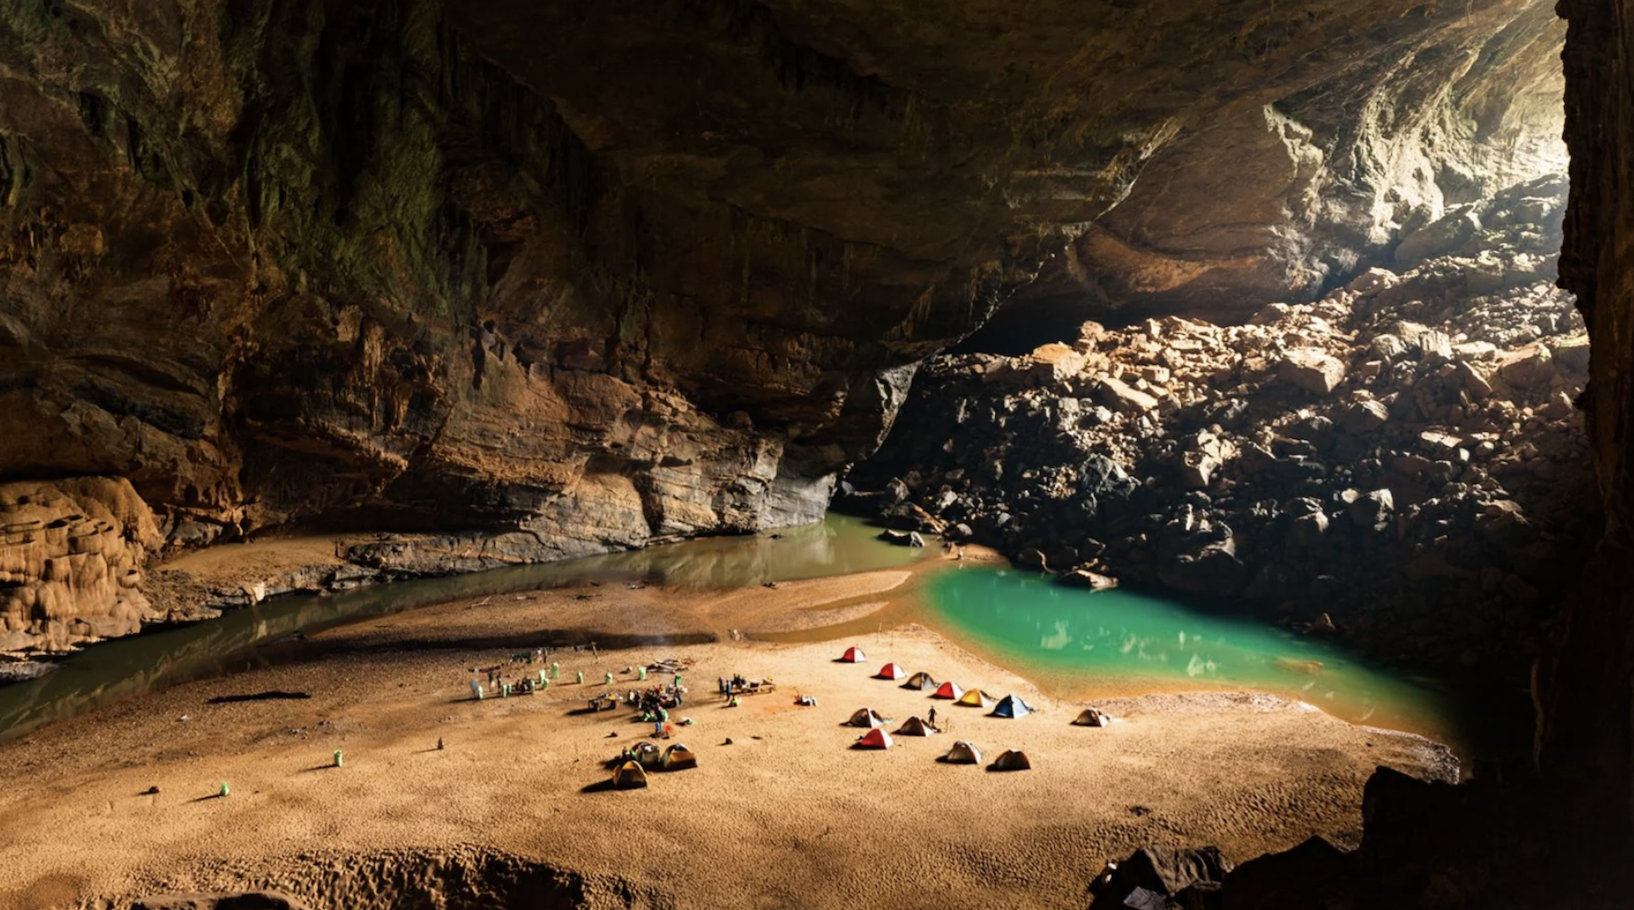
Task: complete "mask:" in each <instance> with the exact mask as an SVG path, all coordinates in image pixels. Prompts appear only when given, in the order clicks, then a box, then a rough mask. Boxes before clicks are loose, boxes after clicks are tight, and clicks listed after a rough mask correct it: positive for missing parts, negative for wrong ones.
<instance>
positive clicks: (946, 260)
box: [0, 0, 1559, 569]
mask: <svg viewBox="0 0 1634 910" xmlns="http://www.w3.org/2000/svg"><path fill="white" fill-rule="evenodd" d="M1558 37H1559V36H1558V27H1557V25H1556V24H1555V23H1554V22H1553V21H1552V20H1551V19H1550V18H1549V17H1548V16H1547V15H1540V14H1539V9H1538V7H1537V4H1535V3H1530V2H1526V0H1475V2H1471V3H1465V4H1461V5H1457V4H1455V5H1448V4H1438V5H1424V4H1420V3H1417V2H1415V0H1383V2H1379V3H1373V4H1356V3H1340V2H1329V0H1308V2H1305V3H1302V4H1299V5H1296V6H1289V5H1288V4H1287V3H1271V2H1268V0H1256V2H1250V3H1236V2H1230V3H1228V2H1199V3H1195V4H1185V5H1180V6H1175V5H1168V6H1161V7H1154V6H1149V5H1141V4H1131V3H1125V2H1121V0H1106V2H1096V3H1087V4H1085V3H1068V2H1059V0H1051V2H1043V3H1032V4H1026V5H1024V6H1022V7H1020V8H1004V9H1000V8H998V7H989V6H971V5H969V4H966V3H961V2H954V0H937V2H934V3H929V4H926V3H917V4H911V5H909V4H903V3H897V2H892V3H867V4H860V3H853V2H848V0H824V2H819V3H806V2H802V3H792V2H782V0H777V2H765V3H757V2H748V0H718V2H707V3H697V2H690V0H688V2H681V0H673V2H663V3H658V4H652V3H634V2H626V0H617V2H595V3H552V4H538V3H516V2H508V0H481V2H472V3H462V4H453V5H448V6H446V7H445V5H444V4H443V3H441V2H439V0H368V2H362V3H354V4H335V3H327V2H322V0H248V2H234V3H226V2H221V0H211V2H202V3H183V2H178V0H154V2H145V3H141V4H137V5H134V6H133V5H131V4H126V3H116V2H111V0H89V2H82V3H73V4H68V3H58V2H47V3H38V4H31V5H24V6H17V7H15V8H11V9H8V10H7V11H5V12H3V13H0V79H3V80H4V86H3V87H4V92H3V96H4V98H5V103H4V104H0V477H53V478H54V477H73V476H87V475H95V476H112V477H123V478H125V479H127V480H128V481H129V482H130V483H131V484H132V486H133V488H134V489H135V490H136V491H137V493H138V494H139V495H140V496H141V497H142V499H143V500H144V501H145V502H146V503H147V504H148V505H149V507H150V508H152V509H153V511H154V513H155V515H156V520H157V523H158V527H159V529H160V532H161V533H162V534H164V535H165V537H166V539H167V541H168V542H169V544H170V545H172V546H176V547H194V546H205V545H209V544H211V543H214V542H217V541H223V540H232V539H237V538H241V537H243V536H244V535H247V534H252V533H255V532H257V531H260V530H265V529H269V528H279V527H288V526H291V525H297V524H303V523H304V524H317V523H321V524H322V525H323V526H325V527H337V526H338V527H347V528H367V529H370V530H382V529H383V530H389V531H409V530H417V531H431V532H436V534H435V536H434V538H433V539H423V540H421V541H419V542H416V543H415V544H414V545H413V552H406V551H403V550H401V549H399V548H396V546H395V544H394V545H392V546H388V547H385V548H382V549H380V550H379V551H378V552H375V553H372V554H369V555H368V556H367V557H366V559H367V561H371V562H372V563H378V564H381V565H386V564H393V565H396V564H405V563H413V564H417V565H425V566H431V565H435V566H437V567H440V568H446V569H455V568H467V567H475V566H480V565H489V564H494V563H495V562H502V561H516V560H540V559H550V558H557V557H562V556H571V555H577V554H583V553H590V552H596V551H601V550H607V549H614V548H620V547H630V546H639V545H642V544H645V543H648V542H651V541H654V540H664V539H669V538H673V537H681V536H690V535H696V534H708V533H729V532H741V531H745V530H750V529H753V528H759V527H767V526H773V525H778V524H786V523H792V522H799V521H806V520H810V519H812V518H814V517H815V516H816V515H817V514H818V513H819V512H820V511H821V509H822V508H823V506H824V505H825V503H826V501H827V498H828V494H829V492H830V490H831V488H832V485H833V478H834V477H835V476H836V474H837V472H839V471H841V470H843V469H844V468H845V467H846V466H848V465H850V464H852V463H854V462H856V461H857V460H859V459H861V458H863V457H865V456H866V455H867V454H868V453H869V452H871V451H872V450H873V448H874V447H875V446H876V445H877V444H878V441H879V439H880V438H881V435H882V434H883V432H884V430H885V429H886V427H887V426H888V425H889V422H890V420H891V417H892V415H893V414H894V412H895V410H896V408H897V406H898V405H899V404H900V402H901V400H902V396H903V394H904V391H905V389H906V387H907V383H908V381H909V379H910V378H911V374H912V370H913V364H914V363H916V362H917V361H919V360H920V359H922V358H924V357H926V356H929V355H930V354H932V353H934V352H936V351H937V350H939V349H941V348H943V347H945V346H947V345H948V344H951V343H953V342H956V341H957V340H959V339H960V338H963V337H965V336H967V335H969V334H970V333H971V332H973V331H974V330H975V329H976V328H977V327H978V326H980V325H981V324H982V322H983V320H984V319H985V318H987V316H988V315H989V313H991V312H992V310H993V309H994V307H995V306H997V305H998V304H999V303H1000V302H1002V301H1004V300H1005V299H1006V298H1007V297H1008V296H1009V295H1010V294H1011V292H1012V291H1013V290H1014V289H1015V288H1017V287H1020V286H1023V285H1026V284H1027V283H1028V282H1030V281H1032V280H1033V279H1034V277H1035V275H1036V274H1037V273H1038V272H1039V270H1040V268H1041V267H1042V265H1043V264H1044V263H1046V262H1048V261H1051V257H1052V256H1053V257H1054V261H1056V262H1058V263H1064V262H1073V263H1078V264H1079V265H1082V264H1084V263H1089V262H1091V261H1092V260H1091V259H1090V258H1085V257H1084V256H1082V255H1080V254H1078V253H1076V252H1074V253H1072V255H1067V254H1068V247H1069V245H1070V244H1072V243H1073V241H1074V240H1075V239H1076V238H1079V237H1081V236H1085V234H1084V231H1085V226H1086V225H1089V224H1092V223H1096V222H1098V221H1100V220H1101V219H1103V218H1104V217H1105V216H1108V215H1109V213H1111V212H1113V211H1114V207H1115V206H1117V205H1118V204H1119V203H1120V202H1124V203H1125V204H1128V205H1131V206H1132V207H1133V208H1131V211H1134V210H1135V209H1137V208H1138V209H1139V212H1140V213H1141V214H1138V215H1137V217H1136V221H1138V222H1139V224H1140V225H1141V226H1140V228H1139V230H1136V229H1134V228H1126V227H1124V226H1120V225H1119V224H1117V223H1114V222H1112V221H1106V222H1103V223H1102V225H1101V226H1102V228H1105V229H1106V230H1110V231H1113V232H1114V233H1118V232H1120V231H1121V233H1120V234H1119V236H1122V237H1123V238H1124V239H1125V240H1129V241H1130V242H1137V243H1140V244H1143V245H1145V246H1147V247H1151V248H1154V249H1156V248H1159V247H1161V248H1162V249H1163V250H1164V251H1165V252H1164V253H1163V255H1165V256H1168V255H1172V254H1173V251H1174V249H1176V248H1177V244H1178V245H1181V246H1183V245H1184V243H1185V241H1184V240H1183V239H1182V237H1181V235H1184V234H1187V233H1195V231H1194V228H1195V227H1196V226H1197V225H1215V226H1219V225H1224V224H1227V223H1229V222H1230V221H1232V220H1233V219H1235V218H1238V215H1239V214H1240V211H1239V210H1241V209H1243V205H1244V201H1243V200H1244V198H1245V197H1243V196H1239V195H1227V194H1221V193H1213V192H1188V193H1185V194H1184V198H1183V200H1182V201H1183V203H1184V206H1183V207H1184V208H1186V209H1187V210H1188V212H1189V215H1188V216H1187V217H1186V218H1182V219H1179V220H1174V219H1170V220H1166V221H1154V220H1153V218H1152V217H1151V215H1152V213H1153V212H1157V211H1168V210H1171V209H1173V208H1174V200H1173V199H1172V198H1167V197H1163V196H1162V194H1161V193H1158V194H1157V195H1156V196H1154V195H1152V194H1151V193H1149V192H1148V190H1147V189H1146V188H1144V187H1142V184H1143V183H1144V182H1145V181H1144V180H1143V178H1142V175H1143V172H1144V171H1146V170H1147V169H1148V168H1152V169H1155V170H1154V173H1155V174H1157V175H1159V177H1160V179H1161V181H1162V182H1163V183H1165V184H1169V185H1174V186H1180V185H1181V183H1182V181H1181V178H1180V176H1179V175H1181V174H1189V175H1191V177H1192V178H1197V175H1199V174H1202V173H1210V172H1214V171H1216V170H1217V169H1218V165H1219V164H1220V162H1221V159H1219V158H1210V157H1208V156H1207V155H1202V154H1201V152H1202V151H1206V150H1209V149H1216V150H1219V152H1220V154H1223V155H1226V156H1228V157H1229V158H1230V160H1231V161H1232V162H1233V163H1234V164H1237V165H1241V167H1242V172H1243V173H1244V174H1245V175H1247V174H1252V175H1254V179H1251V180H1250V179H1244V180H1242V181H1239V183H1240V184H1241V186H1242V187H1243V188H1244V192H1245V193H1247V194H1248V195H1249V196H1253V197H1254V198H1255V199H1257V200H1259V201H1257V202H1255V203H1254V204H1253V206H1252V208H1253V209H1254V212H1255V219H1256V223H1257V224H1258V225H1259V226H1258V227H1256V228H1255V229H1254V230H1253V231H1251V232H1250V233H1252V234H1253V237H1250V238H1248V239H1247V240H1245V241H1243V242H1242V243H1240V244H1237V245H1238V246H1239V247H1241V249H1240V250H1239V251H1238V252H1237V253H1234V254H1233V255H1241V256H1247V257H1249V258H1253V257H1256V256H1262V258H1264V257H1269V258H1268V259H1267V261H1272V260H1274V262H1272V264H1271V265H1270V266H1268V267H1267V269H1250V270H1248V272H1247V273H1245V274H1248V273H1252V275H1253V276H1254V277H1253V280H1252V281H1249V282H1247V283H1246V284H1245V285H1244V286H1245V287H1252V288H1254V289H1256V290H1255V293H1258V292H1259V291H1261V290H1263V288H1264V287H1266V286H1284V285H1286V286H1289V287H1292V286H1294V285H1297V286H1299V287H1301V288H1306V287H1308V286H1311V285H1312V284H1313V282H1317V280H1318V279H1317V278H1316V277H1313V276H1318V275H1320V276H1322V277H1321V278H1320V280H1321V281H1328V280H1330V279H1331V280H1337V279H1336V278H1334V276H1337V275H1340V274H1343V273H1345V272H1346V270H1347V269H1350V270H1354V269H1355V268H1358V267H1360V265H1362V264H1363V263H1362V261H1361V259H1360V258H1358V257H1361V256H1363V254H1364V253H1365V254H1366V255H1374V254H1376V253H1377V251H1378V250H1379V249H1381V248H1382V247H1381V244H1383V243H1386V242H1387V241H1388V240H1389V238H1391V237H1392V236H1394V234H1395V233H1397V232H1399V231H1400V230H1403V229H1407V228H1410V227H1412V226H1413V225H1415V224H1417V223H1418V222H1420V221H1423V220H1431V219H1434V218H1435V217H1437V216H1439V214H1440V213H1441V211H1442V209H1444V208H1445V206H1446V204H1448V203H1449V202H1458V201H1461V200H1465V199H1467V198H1471V197H1472V196H1473V195H1476V194H1479V193H1480V192H1483V191H1484V189H1483V188H1484V187H1486V185H1487V184H1490V183H1491V182H1493V181H1494V180H1498V179H1500V178H1502V177H1503V176H1505V175H1509V174H1512V173H1514V172H1516V171H1527V170H1530V169H1535V167H1536V162H1537V161H1539V160H1542V159H1543V158H1546V157H1547V154H1545V152H1546V151H1547V148H1546V147H1547V144H1548V139H1547V138H1546V137H1548V136H1549V134H1550V132H1551V127H1550V123H1549V120H1548V117H1547V116H1542V115H1536V114H1535V111H1533V110H1532V108H1531V107H1529V106H1525V105H1522V106H1521V107H1515V106H1514V105H1511V104H1510V102H1511V101H1513V100H1514V99H1516V98H1522V99H1529V98H1532V97H1534V96H1539V95H1546V94H1547V93H1548V91H1549V89H1550V86H1551V85H1553V83H1551V81H1550V79H1551V78H1552V76H1551V72H1550V70H1549V67H1548V65H1547V64H1548V63H1549V61H1551V60H1552V58H1553V54H1554V50H1553V48H1554V46H1555V44H1556V43H1557V42H1558ZM1437 86H1441V87H1442V88H1437ZM1448 86H1450V88H1448ZM1522 108H1524V112H1523V113H1522V114H1520V115H1517V116H1509V115H1508V114H1507V113H1506V112H1507V111H1510V110H1511V109H1514V110H1521V109H1522ZM1256 118H1258V119H1256ZM1222 130H1226V131H1227V132H1229V133H1231V135H1234V136H1240V137H1243V138H1242V141H1241V142H1236V143H1223V142H1220V141H1218V136H1220V135H1222V132H1221V131H1222ZM1540 137H1545V138H1540ZM1499 139H1501V140H1502V141H1496V142H1495V141H1494V140H1499ZM1431 140H1434V141H1433V142H1432V141H1431ZM1540 149H1541V150H1542V151H1540ZM1483 150H1484V151H1483ZM1317 159H1320V162H1319V166H1317V167H1316V168H1315V170H1311V169H1309V168H1305V166H1304V163H1305V162H1310V161H1316V160H1317ZM1290 162H1292V163H1293V164H1292V165H1290ZM1290 166H1297V167H1296V170H1298V175H1296V177H1295V178H1289V177H1288V176H1287V175H1286V174H1285V173H1284V171H1286V170H1287V169H1288V168H1289V167H1290ZM1312 175H1315V176H1312ZM1307 178H1309V179H1307ZM1262 180H1263V185H1260V183H1261V181H1262ZM1249 184H1254V186H1253V187H1252V188H1250V187H1249ZM1364 188H1365V189H1366V192H1363V191H1362V190H1363V189H1364ZM1155 189H1156V188H1155V187H1154V188H1153V190H1154V191H1155ZM1352 191H1354V192H1352ZM1345 194H1348V195H1345ZM1339 195H1344V197H1345V201H1344V203H1343V204H1342V205H1336V206H1329V205H1326V204H1317V203H1316V202H1314V201H1313V200H1314V199H1320V198H1329V197H1333V198H1337V197H1338V196H1339ZM1289 200H1296V201H1298V204H1294V203H1293V202H1290V201H1289ZM1341 210H1343V211H1341ZM1233 213H1238V214H1233ZM1357 213H1361V214H1357ZM1312 219H1314V221H1313V220H1312ZM1313 225H1314V226H1313ZM1331 225H1342V226H1343V227H1342V230H1339V233H1346V232H1349V233H1355V232H1356V231H1358V230H1361V231H1362V232H1363V233H1365V234H1366V235H1367V238H1368V239H1367V242H1366V243H1365V244H1356V243H1350V242H1349V241H1344V240H1334V241H1332V242H1329V241H1328V240H1299V241H1297V242H1292V243H1291V245H1284V246H1286V248H1287V249H1288V250H1291V251H1292V252H1289V253H1288V254H1287V255H1283V254H1282V253H1280V252H1279V253H1276V254H1275V255H1271V254H1268V253H1265V250H1266V249H1267V247H1266V243H1265V242H1263V241H1264V240H1265V238H1266V237H1271V236H1283V235H1285V234H1286V235H1288V236H1292V235H1294V234H1298V235H1300V236H1301V237H1304V236H1307V235H1309V237H1317V236H1318V235H1320V236H1321V237H1334V236H1337V234H1335V232H1334V231H1333V230H1329V228H1328V227H1327V226H1331ZM1358 225H1362V227H1358ZM1290 232H1291V233H1290ZM1204 233H1207V234H1208V235H1209V236H1210V237H1211V238H1212V239H1211V240H1210V241H1209V243H1208V244H1206V246H1207V247H1208V251H1206V252H1205V254H1204V258H1207V257H1211V256H1218V255H1221V254H1220V252H1219V251H1220V249H1222V247H1221V243H1224V242H1225V241H1224V240H1222V237H1225V235H1226V234H1229V233H1230V232H1229V231H1227V232H1225V234H1222V233H1221V231H1220V230H1216V229H1209V230H1207V231H1205V232H1204ZM1198 236H1202V235H1201V234H1199V235H1198ZM1226 239H1229V238H1226ZM1232 242H1233V243H1234V242H1235V241H1232ZM1074 249H1075V250H1076V249H1077V247H1074ZM1279 249H1281V247H1279ZM1357 251H1362V252H1357ZM1073 267H1074V268H1078V266H1073ZM1096 268H1098V269H1099V270H1100V272H1101V273H1103V274H1105V275H1107V276H1113V275H1114V273H1115V272H1116V271H1117V270H1115V269H1112V268H1109V267H1102V266H1096ZM1144 268H1145V267H1144V266H1142V265H1140V264H1139V263H1135V264H1133V265H1131V267H1130V268H1129V269H1126V270H1124V271H1123V272H1121V273H1118V274H1123V275H1124V277H1125V278H1127V279H1128V280H1129V281H1130V282H1134V281H1137V280H1144V279H1139V277H1138V275H1137V273H1138V272H1141V271H1142V269H1144ZM1069 271H1071V270H1070V269H1069ZM1080 271H1081V269H1080ZM1216 272H1217V273H1218V270H1216ZM1278 272H1286V273H1287V274H1289V275H1290V276H1293V277H1291V278H1290V279H1289V280H1288V281H1270V282H1269V285H1268V284H1267V279H1266V277H1265V276H1266V275H1273V276H1274V275H1275V274H1276V273H1278ZM1219 274H1224V273H1219ZM1074 280H1076V279H1074ZM1046 284H1048V282H1046ZM1205 285H1206V286H1207V287H1208V288H1211V289H1215V290H1218V289H1219V288H1220V286H1221V285H1220V282H1218V281H1215V280H1213V279H1211V280H1210V281H1208V282H1204V283H1203V284H1200V285H1198V286H1199V287H1203V286H1205ZM1078 287H1079V289H1080V290H1081V288H1082V285H1081V283H1080V284H1079V285H1078ZM1226 296H1229V295H1221V299H1222V300H1224V299H1226ZM1277 296H1289V297H1291V296H1293V295H1277Z"/></svg>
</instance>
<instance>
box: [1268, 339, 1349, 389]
mask: <svg viewBox="0 0 1634 910" xmlns="http://www.w3.org/2000/svg"><path fill="white" fill-rule="evenodd" d="M1277 376H1278V377H1279V378H1281V379H1282V381H1283V382H1286V383H1288V384H1290V385H1293V386H1297V387H1299V388H1301V389H1304V390H1305V391H1307V392H1310V393H1311V394H1312V395H1329V394H1332V392H1333V390H1334V389H1337V388H1338V387H1339V384H1340V383H1342V382H1344V381H1345V365H1344V364H1342V363H1340V362H1339V360H1338V359H1337V358H1335V357H1333V356H1332V355H1330V354H1327V353H1325V352H1323V351H1321V350H1319V349H1317V348H1296V349H1294V350H1292V351H1289V352H1288V355H1287V357H1286V358H1284V359H1283V361H1282V367H1281V369H1279V370H1278V372H1277Z"/></svg>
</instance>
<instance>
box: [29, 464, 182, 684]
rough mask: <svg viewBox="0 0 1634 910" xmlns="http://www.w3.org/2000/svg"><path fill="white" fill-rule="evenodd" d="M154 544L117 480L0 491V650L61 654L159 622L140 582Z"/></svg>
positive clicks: (145, 513) (132, 498)
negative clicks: (99, 639)
mask: <svg viewBox="0 0 1634 910" xmlns="http://www.w3.org/2000/svg"><path fill="white" fill-rule="evenodd" d="M162 542H163V538H161V537H160V536H159V532H158V529H157V528H156V527H155V525H154V523H153V514H152V512H150V511H149V510H148V507H147V504H146V503H144V502H143V501H142V499H141V497H139V496H137V495H136V491H135V490H133V489H132V488H131V485H130V483H129V482H128V481H126V480H124V479H123V478H102V477H88V478H75V479H72V480H64V481H56V482H48V481H18V482H14V483H7V484H0V652H7V651H20V650H24V649H39V650H46V651H60V650H63V649H66V648H68V647H70V646H72V645H76V644H79V643H81V642H84V641H88V640H95V639H98V638H109V637H113V636H118V635H128V634H130V633H132V632H135V631H137V630H138V629H140V628H141V624H142V623H143V622H144V621H148V620H152V619H156V618H158V617H159V616H161V615H162V612H161V611H157V610H155V608H154V607H153V606H152V604H150V603H149V602H148V599H147V598H146V597H145V596H144V595H143V594H142V592H141V590H140V585H141V582H142V565H143V562H144V560H145V559H146V557H147V555H148V554H149V553H152V552H154V551H155V550H156V549H157V548H158V547H159V546H160V544H161V543H162Z"/></svg>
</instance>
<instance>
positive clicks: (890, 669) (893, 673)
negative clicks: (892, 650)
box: [874, 664, 908, 679]
mask: <svg viewBox="0 0 1634 910" xmlns="http://www.w3.org/2000/svg"><path fill="white" fill-rule="evenodd" d="M907 675H908V671H907V670H904V669H902V668H901V667H899V666H897V665H896V664H886V665H885V666H883V667H880V668H879V672H878V673H875V674H874V678H875V679H901V678H903V677H904V676H907Z"/></svg>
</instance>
